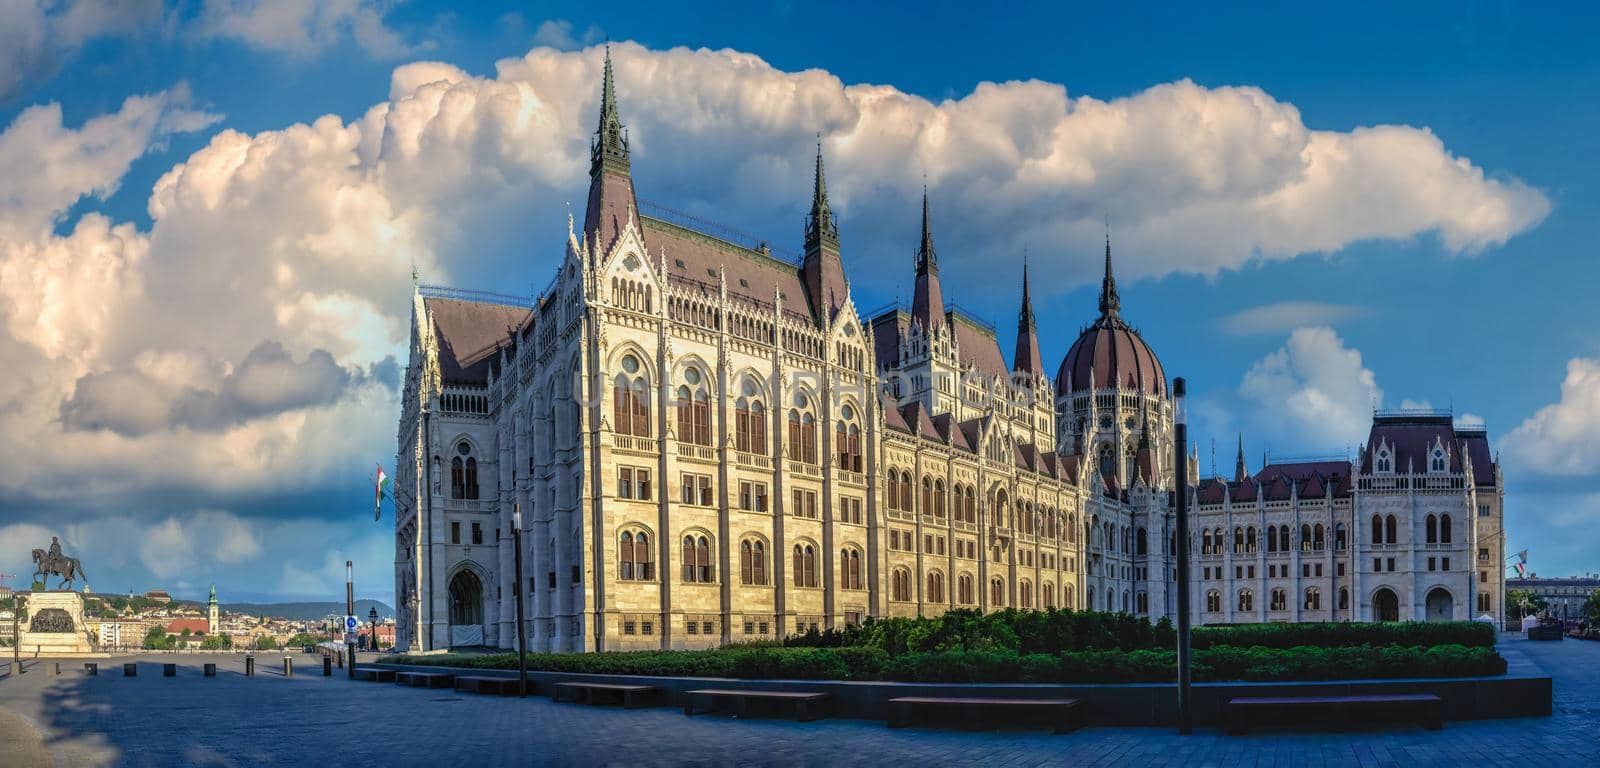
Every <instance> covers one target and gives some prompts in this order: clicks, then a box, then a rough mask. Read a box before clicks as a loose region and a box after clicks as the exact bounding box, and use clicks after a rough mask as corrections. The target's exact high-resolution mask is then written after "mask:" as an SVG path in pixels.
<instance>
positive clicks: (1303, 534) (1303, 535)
mask: <svg viewBox="0 0 1600 768" xmlns="http://www.w3.org/2000/svg"><path fill="white" fill-rule="evenodd" d="M1300 551H1301V552H1310V551H1311V525H1310V524H1309V523H1302V524H1301V525H1300Z"/></svg>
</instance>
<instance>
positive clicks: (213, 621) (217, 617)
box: [206, 584, 222, 635]
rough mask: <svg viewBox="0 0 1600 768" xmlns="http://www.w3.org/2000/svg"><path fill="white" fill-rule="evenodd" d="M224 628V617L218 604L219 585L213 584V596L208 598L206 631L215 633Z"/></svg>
mask: <svg viewBox="0 0 1600 768" xmlns="http://www.w3.org/2000/svg"><path fill="white" fill-rule="evenodd" d="M220 629H222V618H221V613H220V610H219V608H218V606H217V585H215V584H212V585H211V596H210V597H207V598H206V632H207V634H212V635H215V634H217V631H218V630H220Z"/></svg>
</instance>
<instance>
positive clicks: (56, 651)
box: [17, 590, 108, 658]
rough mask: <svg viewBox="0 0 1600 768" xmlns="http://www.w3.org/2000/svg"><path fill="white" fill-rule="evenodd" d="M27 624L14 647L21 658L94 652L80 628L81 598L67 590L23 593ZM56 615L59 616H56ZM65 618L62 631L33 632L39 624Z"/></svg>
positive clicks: (81, 624) (83, 654)
mask: <svg viewBox="0 0 1600 768" xmlns="http://www.w3.org/2000/svg"><path fill="white" fill-rule="evenodd" d="M26 607H27V611H28V623H27V624H26V625H24V626H23V627H22V628H21V633H20V635H21V636H20V637H18V638H17V647H18V649H19V650H20V652H21V654H22V656H23V657H25V658H60V657H63V656H72V657H80V658H81V657H93V658H104V657H105V656H107V655H108V654H104V653H97V652H96V651H95V649H94V646H93V645H92V644H90V643H89V632H88V630H87V629H86V628H85V627H84V625H83V595H80V594H78V593H77V592H72V591H70V590H63V591H58V592H33V593H29V594H27V603H26ZM58 612H59V613H58ZM63 615H64V617H65V624H66V626H67V627H68V628H67V629H66V630H65V631H50V632H43V631H41V632H35V631H33V629H32V628H33V627H35V626H40V625H41V624H52V623H54V624H60V623H61V622H62V619H63Z"/></svg>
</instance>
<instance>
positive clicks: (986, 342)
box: [945, 310, 1011, 378]
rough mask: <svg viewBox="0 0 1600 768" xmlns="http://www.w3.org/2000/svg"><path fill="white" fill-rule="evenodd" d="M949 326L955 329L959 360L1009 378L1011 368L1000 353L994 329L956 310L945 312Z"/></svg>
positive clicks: (987, 372)
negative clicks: (959, 353) (959, 350)
mask: <svg viewBox="0 0 1600 768" xmlns="http://www.w3.org/2000/svg"><path fill="white" fill-rule="evenodd" d="M945 317H946V318H947V319H948V320H949V321H950V327H951V328H954V329H955V332H956V344H958V345H960V347H961V362H962V364H964V365H971V366H976V367H977V369H978V370H979V371H982V372H983V373H985V374H987V375H989V376H995V377H1000V378H1009V377H1010V375H1011V369H1010V368H1007V367H1006V358H1005V356H1004V355H1002V354H1000V341H999V340H998V339H996V338H995V335H994V329H993V328H991V327H989V326H988V325H986V324H984V323H982V322H980V321H978V320H974V319H973V318H970V317H968V316H966V315H965V314H963V313H961V312H958V311H956V310H951V311H949V312H948V313H946V315H945Z"/></svg>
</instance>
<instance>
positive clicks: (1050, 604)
mask: <svg viewBox="0 0 1600 768" xmlns="http://www.w3.org/2000/svg"><path fill="white" fill-rule="evenodd" d="M1039 602H1040V603H1041V604H1043V605H1044V609H1045V610H1047V611H1053V610H1055V607H1056V585H1055V582H1053V581H1047V582H1045V583H1044V586H1042V587H1040V588H1039Z"/></svg>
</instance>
